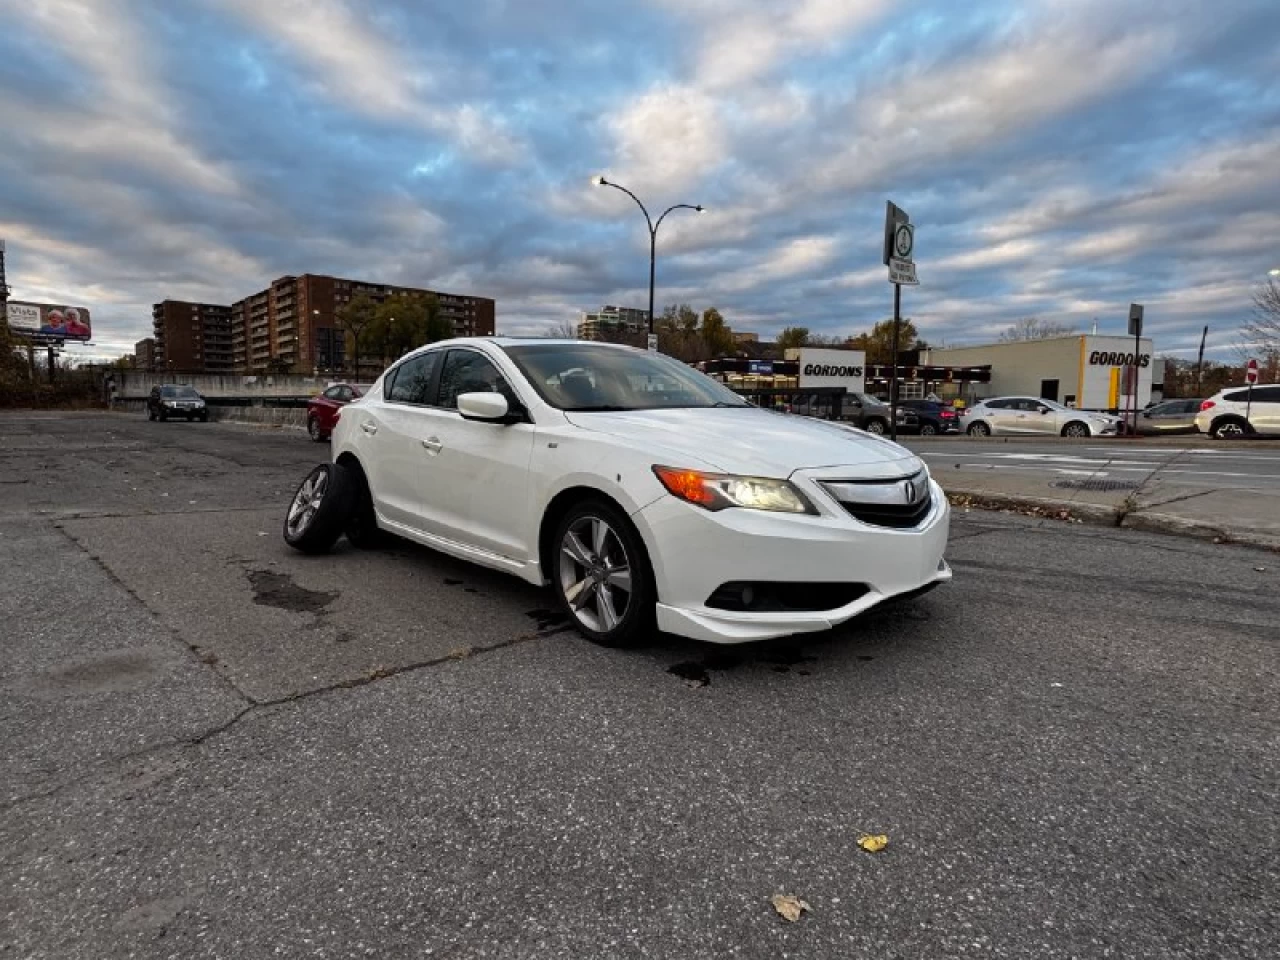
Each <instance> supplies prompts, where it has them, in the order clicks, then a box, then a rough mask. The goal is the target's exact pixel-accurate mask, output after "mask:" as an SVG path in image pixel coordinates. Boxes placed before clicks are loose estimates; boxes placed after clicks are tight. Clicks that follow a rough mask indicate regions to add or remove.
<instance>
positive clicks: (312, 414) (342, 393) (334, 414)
mask: <svg viewBox="0 0 1280 960" xmlns="http://www.w3.org/2000/svg"><path fill="white" fill-rule="evenodd" d="M358 396H360V391H359V390H357V389H356V388H355V387H353V386H352V385H351V384H349V383H335V384H334V385H333V386H331V387H329V388H328V389H327V390H325V392H324V393H322V394H320V396H318V397H312V398H311V399H310V400H308V401H307V433H309V434H311V439H312V440H314V441H316V443H322V442H324V441H325V440H328V439H329V434H330V433H332V432H333V427H334V424H336V423H337V422H338V411H339V410H341V409H342V408H343V407H345V406H346V405H347V404H348V403H350V402H351V401H352V400H354V399H355V398H356V397H358Z"/></svg>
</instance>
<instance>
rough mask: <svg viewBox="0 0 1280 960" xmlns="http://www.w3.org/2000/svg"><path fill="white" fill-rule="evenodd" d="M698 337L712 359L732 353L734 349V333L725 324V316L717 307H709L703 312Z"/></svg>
mask: <svg viewBox="0 0 1280 960" xmlns="http://www.w3.org/2000/svg"><path fill="white" fill-rule="evenodd" d="M698 335H699V336H700V337H702V342H703V343H704V344H706V347H707V350H708V352H709V353H710V354H711V356H712V357H719V356H722V355H724V354H726V353H732V352H733V348H734V339H733V331H732V330H730V329H729V325H728V324H727V323H725V322H724V316H723V315H722V314H721V313H720V311H719V310H717V309H716V308H715V307H707V309H706V310H704V311H703V312H702V323H701V324H700V325H699V326H698Z"/></svg>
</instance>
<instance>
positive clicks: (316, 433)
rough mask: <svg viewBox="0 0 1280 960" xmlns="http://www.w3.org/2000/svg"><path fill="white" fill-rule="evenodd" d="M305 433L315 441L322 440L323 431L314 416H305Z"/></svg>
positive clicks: (319, 441) (320, 441)
mask: <svg viewBox="0 0 1280 960" xmlns="http://www.w3.org/2000/svg"><path fill="white" fill-rule="evenodd" d="M307 434H308V435H309V436H310V437H311V439H312V440H314V441H315V442H316V443H323V442H324V432H323V431H322V430H321V429H320V421H319V420H317V419H316V418H315V417H307Z"/></svg>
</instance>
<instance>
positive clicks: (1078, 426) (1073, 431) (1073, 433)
mask: <svg viewBox="0 0 1280 960" xmlns="http://www.w3.org/2000/svg"><path fill="white" fill-rule="evenodd" d="M1062 435H1063V436H1064V437H1074V438H1076V439H1077V440H1078V439H1080V438H1081V437H1087V436H1090V433H1089V425H1088V424H1087V423H1080V422H1079V421H1077V420H1073V421H1072V422H1071V423H1068V424H1067V425H1066V426H1065V427H1063V428H1062Z"/></svg>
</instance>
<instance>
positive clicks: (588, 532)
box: [549, 500, 655, 647]
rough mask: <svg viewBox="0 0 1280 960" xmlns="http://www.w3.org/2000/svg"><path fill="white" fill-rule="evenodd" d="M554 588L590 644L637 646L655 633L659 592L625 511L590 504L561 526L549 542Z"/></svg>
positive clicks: (571, 514)
mask: <svg viewBox="0 0 1280 960" xmlns="http://www.w3.org/2000/svg"><path fill="white" fill-rule="evenodd" d="M551 542H552V545H553V548H554V549H555V551H556V552H555V556H554V557H552V558H551V563H550V564H549V566H550V572H551V581H552V587H553V589H554V590H555V591H556V596H557V598H558V599H559V601H560V604H561V606H562V607H564V609H565V612H567V613H568V614H569V617H570V618H571V619H572V620H573V622H574V625H575V626H576V627H577V628H578V631H579V632H580V633H582V635H583V636H585V637H586V638H587V639H588V640H591V641H592V642H594V643H598V644H601V645H602V646H606V647H626V646H633V645H635V644H636V643H639V642H641V641H643V640H644V639H645V638H646V637H647V636H648V635H649V634H650V633H651V631H652V629H653V620H654V602H655V590H654V587H653V575H652V574H651V573H650V572H649V560H648V556H647V555H646V553H645V550H644V543H643V542H642V541H641V539H640V535H639V534H638V533H636V531H635V528H634V527H633V526H632V525H631V522H630V521H629V520H628V519H627V518H626V515H625V514H623V513H622V511H620V510H618V509H617V508H616V507H614V506H613V505H612V504H610V503H607V502H605V501H603V500H588V501H585V502H583V503H580V504H578V505H577V506H575V507H573V508H572V509H571V510H570V511H569V512H568V513H567V514H565V516H564V517H563V518H562V519H561V520H560V523H559V525H558V526H557V527H556V534H555V538H554V539H553V540H552V541H551Z"/></svg>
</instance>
